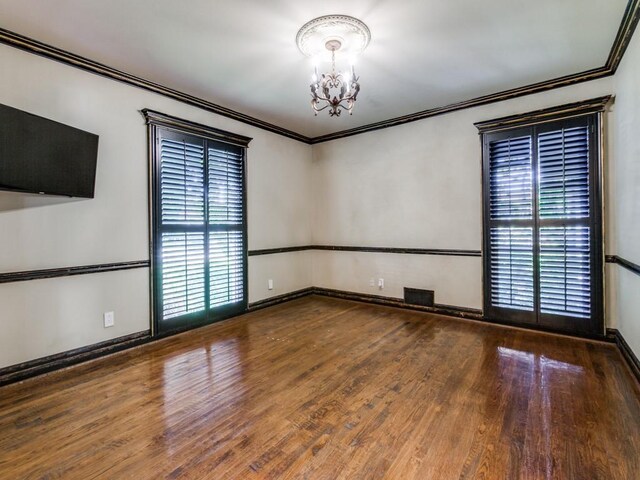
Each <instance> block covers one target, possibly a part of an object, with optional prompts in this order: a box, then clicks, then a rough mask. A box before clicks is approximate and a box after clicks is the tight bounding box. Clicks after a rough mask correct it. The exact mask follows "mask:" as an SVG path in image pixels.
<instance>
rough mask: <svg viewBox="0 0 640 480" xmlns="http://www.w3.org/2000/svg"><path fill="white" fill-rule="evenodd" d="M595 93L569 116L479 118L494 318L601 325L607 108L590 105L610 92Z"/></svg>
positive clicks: (488, 311) (575, 329)
mask: <svg viewBox="0 0 640 480" xmlns="http://www.w3.org/2000/svg"><path fill="white" fill-rule="evenodd" d="M596 100H598V101H599V102H595V103H596V105H593V104H591V103H589V104H588V106H587V107H585V108H586V109H587V111H586V112H584V113H583V114H581V112H577V113H574V116H571V117H569V118H563V119H557V120H549V121H537V122H536V123H534V124H530V125H525V126H513V127H512V128H509V127H505V126H504V125H499V124H500V123H501V122H500V121H494V122H490V123H492V125H493V126H494V128H493V129H492V128H488V129H483V128H482V127H483V126H484V124H477V126H479V128H480V129H481V132H482V134H483V177H484V181H483V183H484V202H483V203H484V249H483V250H484V275H485V277H484V285H485V287H484V290H485V292H484V304H485V305H484V308H485V316H487V317H488V318H491V319H495V320H498V321H506V322H510V323H519V324H530V325H537V326H541V327H545V328H550V329H554V330H562V331H568V332H571V333H581V334H602V332H603V328H604V322H603V299H602V268H603V267H602V265H603V261H602V257H603V251H602V226H601V222H602V216H601V185H600V154H599V151H600V148H599V145H600V138H599V135H598V132H599V124H600V118H599V115H600V114H598V113H593V112H594V111H597V109H598V108H600V109H602V108H603V102H605V101H606V100H608V97H605V98H604V99H596ZM570 107H571V106H570ZM559 110H562V107H559ZM565 110H566V108H565ZM538 113H541V114H543V115H540V116H541V117H544V118H548V117H549V116H551V117H553V116H552V115H550V113H552V112H548V111H545V112H538ZM575 115H577V116H575ZM564 116H566V114H565V115H564ZM524 117H525V118H527V119H528V120H529V121H532V116H531V115H527V116H524ZM504 120H508V122H507V123H512V124H513V123H517V121H514V119H513V118H509V119H504ZM496 125H498V128H495V126H496Z"/></svg>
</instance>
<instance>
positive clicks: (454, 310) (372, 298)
mask: <svg viewBox="0 0 640 480" xmlns="http://www.w3.org/2000/svg"><path fill="white" fill-rule="evenodd" d="M313 293H314V294H315V295H322V296H325V297H333V298H342V299H344V300H353V301H356V302H364V303H373V304H376V305H385V306H388V307H399V308H405V309H408V310H418V311H421V312H428V313H437V314H439V315H447V316H450V317H458V318H466V319H471V320H482V310H478V309H475V308H466V307H455V306H453V305H442V304H439V303H436V304H434V306H433V307H425V306H422V305H413V304H410V303H406V302H405V301H404V300H403V299H401V298H393V297H383V296H380V295H370V294H367V293H356V292H347V291H344V290H333V289H331V288H320V287H314V288H313Z"/></svg>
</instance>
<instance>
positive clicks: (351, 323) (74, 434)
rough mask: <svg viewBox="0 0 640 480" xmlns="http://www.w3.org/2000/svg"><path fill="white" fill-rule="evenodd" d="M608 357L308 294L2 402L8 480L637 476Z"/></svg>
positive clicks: (639, 404) (559, 341)
mask: <svg viewBox="0 0 640 480" xmlns="http://www.w3.org/2000/svg"><path fill="white" fill-rule="evenodd" d="M639 452H640V391H639V389H638V386H637V384H636V383H634V379H633V377H632V376H631V375H630V373H629V372H628V371H627V369H626V366H625V365H624V364H623V362H622V359H621V357H620V355H619V353H618V352H617V351H616V349H615V347H614V346H612V345H608V344H603V343H597V342H588V341H580V340H574V339H570V338H565V337H560V336H553V335H546V334H540V333H534V332H526V331H522V330H516V329H508V328H501V327H496V326H492V325H488V324H482V323H475V322H469V321H464V320H457V319H453V318H447V317H439V316H436V315H431V314H425V313H419V312H412V311H407V310H399V309H393V308H387V307H380V306H372V305H365V304H359V303H353V302H348V301H343V300H337V299H331V298H324V297H316V296H311V297H306V298H302V299H298V300H294V301H292V302H289V303H286V304H283V305H279V306H277V307H272V308H269V309H265V310H261V311H257V312H253V313H250V314H247V315H244V316H242V317H237V318H235V319H231V320H228V321H225V322H222V323H219V324H216V325H212V326H209V327H205V328H202V329H199V330H195V331H191V332H188V333H186V334H182V335H179V336H176V337H171V338H169V339H166V340H163V341H160V342H155V343H152V344H149V345H145V346H143V347H140V348H137V349H135V350H132V351H128V352H124V353H120V354H116V355H113V356H111V357H107V358H104V359H101V360H97V361H94V362H92V363H90V364H85V365H81V366H79V367H74V368H72V369H69V370H65V371H62V372H58V373H56V374H52V375H49V376H46V377H41V378H36V379H33V380H30V381H27V382H24V383H22V384H18V385H11V386H9V387H4V388H2V389H0V478H2V479H32V478H46V479H54V478H56V479H57V478H62V479H82V480H88V479H96V478H100V479H128V478H132V479H136V480H142V479H159V478H169V479H183V478H184V479H216V480H218V479H220V480H222V479H234V478H238V479H252V478H256V479H262V478H265V479H266V478H271V479H289V478H299V479H332V480H333V479H374V478H388V479H402V480H405V479H421V480H424V479H437V480H447V479H461V478H465V479H509V480H513V479H576V480H578V479H580V480H582V479H588V480H592V479H607V480H613V479H637V478H640V473H639V472H640V454H639Z"/></svg>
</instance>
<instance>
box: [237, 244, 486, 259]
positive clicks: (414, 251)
mask: <svg viewBox="0 0 640 480" xmlns="http://www.w3.org/2000/svg"><path fill="white" fill-rule="evenodd" d="M302 250H332V251H337V252H369V253H400V254H407V255H449V256H456V257H481V256H482V253H481V252H480V250H455V249H443V248H403V247H357V246H345V245H302V246H298V247H284V248H267V249H263V250H250V251H249V256H257V255H271V254H274V253H286V252H298V251H302Z"/></svg>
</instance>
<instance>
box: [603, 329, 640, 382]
mask: <svg viewBox="0 0 640 480" xmlns="http://www.w3.org/2000/svg"><path fill="white" fill-rule="evenodd" d="M607 335H610V336H612V337H613V338H614V339H615V342H616V345H618V350H620V353H621V354H622V358H624V359H625V362H626V363H627V366H628V367H629V370H631V373H633V375H634V376H635V377H636V380H637V381H638V383H640V360H638V357H636V355H635V353H633V350H631V347H630V346H629V344H628V343H627V341H626V340H625V339H624V337H623V336H622V333H620V330H618V329H617V328H607Z"/></svg>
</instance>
